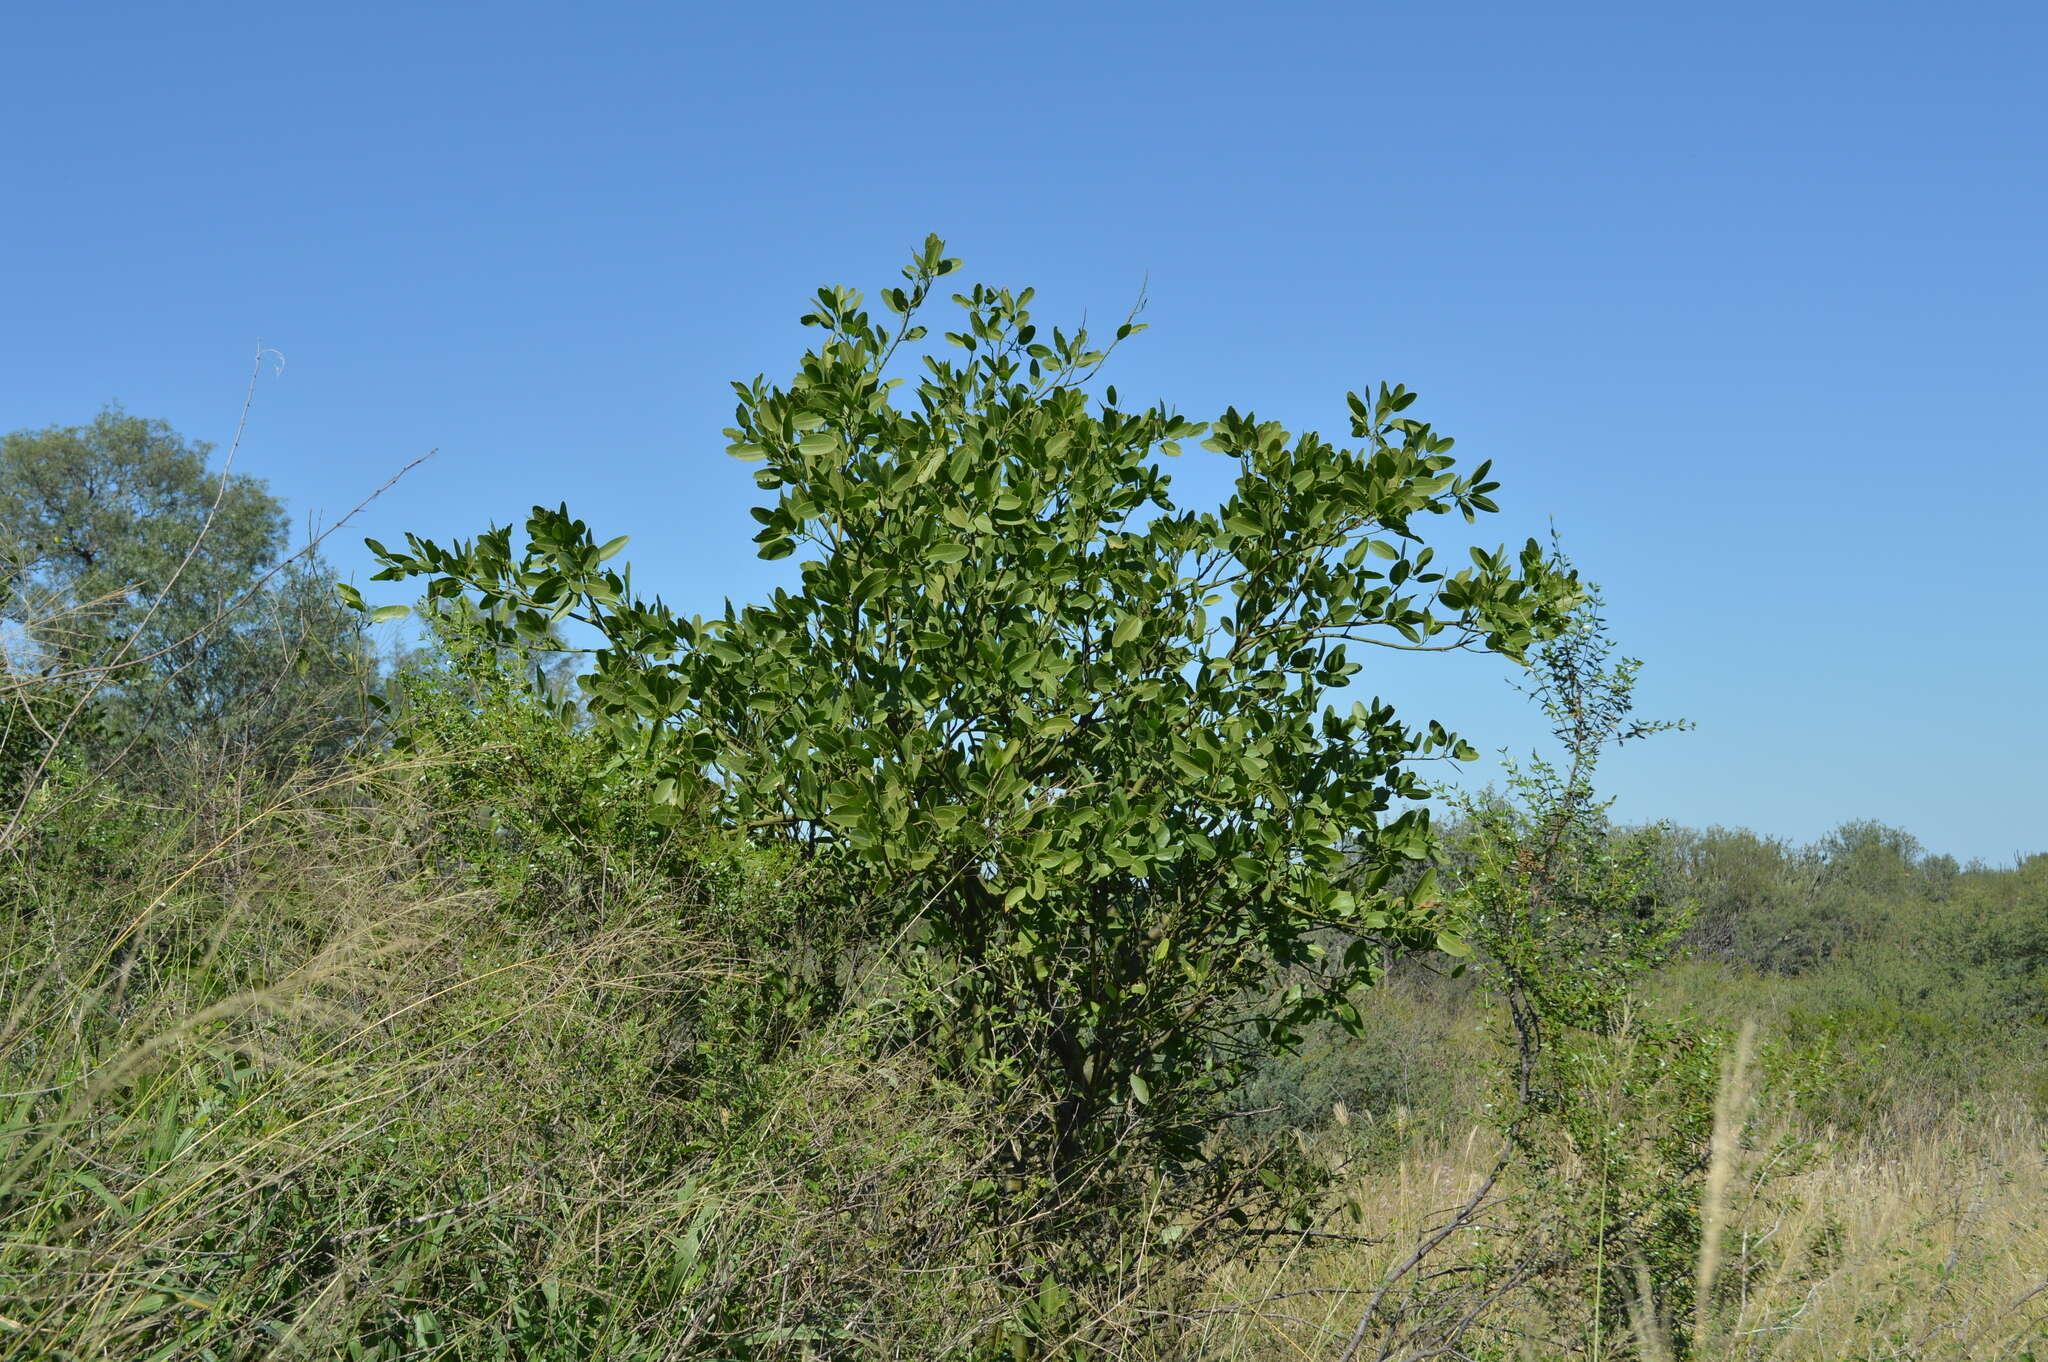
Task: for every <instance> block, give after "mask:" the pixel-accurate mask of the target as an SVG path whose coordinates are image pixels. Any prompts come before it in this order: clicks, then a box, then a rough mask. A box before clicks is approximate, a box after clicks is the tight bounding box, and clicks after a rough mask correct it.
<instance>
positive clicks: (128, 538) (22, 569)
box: [0, 406, 364, 755]
mask: <svg viewBox="0 0 2048 1362" xmlns="http://www.w3.org/2000/svg"><path fill="white" fill-rule="evenodd" d="M211 450H212V446H210V445H208V444H205V443H204V442H190V441H187V440H185V439H184V438H183V437H181V436H180V435H179V434H178V433H177V432H176V431H174V430H172V429H171V427H170V426H169V425H167V424H166V423H164V422H162V421H156V420H148V419H145V418H143V417H139V416H132V415H130V414H128V413H127V412H125V411H123V410H122V409H121V408H120V407H118V406H111V407H108V408H107V409H106V410H104V411H102V412H101V413H100V414H99V415H98V416H97V417H95V418H94V419H93V421H92V422H91V424H89V425H84V426H51V427H49V428H47V429H44V430H37V431H16V432H14V433H12V434H9V435H7V436H5V437H4V438H0V616H4V618H5V620H6V621H7V622H8V624H9V625H10V626H11V629H12V631H13V637H12V640H11V647H10V652H11V653H12V657H11V659H10V660H11V663H12V667H13V669H14V670H15V672H16V673H17V674H18V673H21V672H33V673H40V674H42V675H44V676H48V677H52V678H59V679H64V680H69V681H72V682H78V681H87V682H90V683H92V684H93V685H94V686H95V688H96V691H97V695H96V702H97V705H98V708H99V710H100V713H101V716H102V718H103V719H104V720H105V721H106V723H107V725H108V728H109V731H110V733H111V734H112V735H114V738H115V740H116V741H120V742H123V743H133V742H135V741H137V740H140V741H142V742H144V743H146V744H150V745H156V746H161V745H164V744H179V745H182V746H183V747H185V748H186V749H187V755H190V754H191V752H190V749H191V748H193V747H194V746H195V745H197V746H199V747H209V746H210V747H215V748H222V747H232V748H235V749H237V750H247V749H248V748H250V747H263V746H265V745H275V744H277V743H280V742H289V741H293V740H296V739H297V738H300V737H304V736H306V735H308V734H310V733H312V732H313V731H314V730H316V729H317V728H319V727H320V726H321V724H322V723H323V722H324V721H325V719H326V718H327V717H329V713H328V712H329V711H331V709H332V708H333V706H334V702H335V698H336V687H337V686H341V685H343V684H344V683H346V682H347V681H348V680H349V679H351V678H354V677H356V676H357V675H358V674H359V673H360V671H361V669H362V665H363V661H364V653H363V650H362V645H361V627H360V624H359V622H358V621H357V620H356V618H355V617H354V616H353V615H352V614H351V613H350V612H348V611H346V610H345V609H343V608H342V607H341V606H340V605H339V604H338V603H337V602H336V600H335V598H334V591H333V580H332V573H331V572H329V571H328V569H327V568H326V567H325V565H324V564H323V563H321V562H320V561H319V559H318V558H317V557H315V556H313V555H310V554H301V555H298V556H295V557H292V558H290V559H287V558H286V546H287V529H288V525H287V520H286V516H285V512H284V507H283V506H282V504H281V503H280V502H279V501H278V500H277V499H276V498H275V497H273V496H272V495H271V494H270V493H269V492H268V491H267V490H266V489H265V487H264V485H263V483H262V482H261V481H260V480H258V479H256V478H252V477H249V476H247V475H245V474H225V475H223V474H218V473H215V472H213V471H211V470H209V468H208V467H207V457H208V455H209V454H210V452H211ZM286 682H290V683H291V684H289V685H287V684H285V683H286Z"/></svg>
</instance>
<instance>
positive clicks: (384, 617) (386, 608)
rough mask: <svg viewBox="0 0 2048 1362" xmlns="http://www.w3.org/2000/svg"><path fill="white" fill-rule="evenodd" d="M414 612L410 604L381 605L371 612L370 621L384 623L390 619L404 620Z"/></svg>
mask: <svg viewBox="0 0 2048 1362" xmlns="http://www.w3.org/2000/svg"><path fill="white" fill-rule="evenodd" d="M411 613H412V607H411V606H409V605H380V606H378V607H377V608H376V609H375V610H372V611H371V612H370V623H372V624H384V623H386V622H388V621H390V620H402V619H404V618H405V617H406V616H407V615H410V614H411Z"/></svg>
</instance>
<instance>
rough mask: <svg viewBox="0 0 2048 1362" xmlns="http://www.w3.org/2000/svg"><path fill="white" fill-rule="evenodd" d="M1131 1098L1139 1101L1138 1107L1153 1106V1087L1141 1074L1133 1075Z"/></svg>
mask: <svg viewBox="0 0 2048 1362" xmlns="http://www.w3.org/2000/svg"><path fill="white" fill-rule="evenodd" d="M1131 1096H1133V1097H1135V1098H1137V1099H1138V1105H1139V1106H1141V1107H1149V1106H1151V1105H1152V1085H1151V1084H1150V1083H1147V1082H1146V1081H1145V1079H1144V1077H1143V1076H1142V1075H1140V1074H1135V1073H1134V1074H1132V1075H1131Z"/></svg>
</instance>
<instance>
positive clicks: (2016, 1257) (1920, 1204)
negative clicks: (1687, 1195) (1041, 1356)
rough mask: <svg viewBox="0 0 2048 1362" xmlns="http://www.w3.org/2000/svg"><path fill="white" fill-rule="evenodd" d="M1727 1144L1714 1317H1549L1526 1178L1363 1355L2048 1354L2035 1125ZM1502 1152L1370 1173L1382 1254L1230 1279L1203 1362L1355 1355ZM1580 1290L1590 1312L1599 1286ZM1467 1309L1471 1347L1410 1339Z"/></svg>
mask: <svg viewBox="0 0 2048 1362" xmlns="http://www.w3.org/2000/svg"><path fill="white" fill-rule="evenodd" d="M1722 1128H1723V1130H1724V1131H1725V1130H1728V1129H1732V1128H1733V1124H1732V1123H1726V1118H1724V1125H1723V1127H1722ZM1721 1148H1723V1149H1726V1150H1727V1151H1728V1152H1727V1153H1726V1154H1725V1155H1721V1156H1719V1157H1717V1158H1716V1159H1715V1161H1714V1173H1713V1175H1712V1176H1710V1178H1709V1179H1708V1182H1707V1188H1706V1200H1707V1203H1708V1204H1707V1206H1706V1208H1705V1209H1706V1211H1707V1214H1708V1215H1709V1216H1710V1217H1711V1219H1712V1221H1713V1222H1715V1223H1716V1224H1717V1225H1718V1229H1719V1233H1718V1234H1709V1235H1708V1236H1707V1242H1708V1243H1709V1244H1713V1245H1715V1252H1714V1254H1713V1256H1712V1257H1711V1258H1705V1257H1703V1261H1702V1262H1701V1264H1700V1268H1701V1270H1702V1275H1704V1276H1709V1277H1711V1279H1712V1284H1713V1285H1712V1290H1711V1292H1710V1293H1709V1294H1708V1295H1707V1297H1706V1299H1708V1300H1709V1301H1710V1304H1709V1306H1708V1308H1707V1309H1705V1310H1703V1311H1700V1312H1698V1315H1697V1317H1696V1318H1694V1319H1690V1320H1677V1321H1673V1320H1655V1321H1654V1322H1653V1321H1652V1320H1651V1319H1650V1318H1648V1317H1647V1316H1646V1315H1645V1313H1644V1312H1643V1311H1641V1310H1640V1309H1638V1310H1636V1311H1635V1312H1633V1313H1634V1314H1635V1315H1636V1318H1637V1321H1638V1323H1637V1333H1638V1334H1639V1337H1638V1338H1637V1339H1629V1338H1627V1337H1621V1338H1615V1337H1611V1336H1610V1337H1606V1338H1599V1336H1598V1335H1597V1334H1596V1332H1595V1330H1594V1328H1593V1321H1592V1317H1591V1311H1590V1310H1589V1309H1587V1310H1575V1311H1570V1312H1564V1313H1560V1312H1558V1311H1557V1310H1555V1309H1546V1308H1544V1306H1543V1305H1542V1304H1541V1301H1540V1297H1539V1293H1537V1292H1535V1291H1533V1290H1530V1289H1529V1287H1530V1286H1531V1285H1532V1284H1533V1283H1532V1281H1531V1280H1530V1279H1521V1280H1517V1276H1518V1274H1517V1271H1516V1267H1517V1264H1518V1263H1520V1262H1521V1261H1522V1259H1523V1253H1522V1251H1523V1250H1525V1249H1527V1248H1528V1247H1530V1245H1528V1244H1527V1243H1526V1242H1519V1241H1518V1240H1517V1231H1518V1229H1519V1228H1521V1226H1522V1225H1523V1224H1524V1223H1525V1222H1524V1221H1523V1220H1522V1219H1521V1218H1520V1208H1519V1207H1518V1204H1517V1194H1518V1188H1517V1186H1516V1183H1515V1180H1514V1177H1513V1175H1512V1173H1510V1174H1509V1175H1508V1176H1506V1177H1504V1178H1503V1179H1502V1182H1501V1184H1500V1186H1499V1188H1498V1192H1499V1197H1498V1200H1497V1201H1492V1202H1491V1206H1490V1209H1487V1210H1485V1211H1483V1212H1482V1213H1481V1214H1480V1215H1479V1216H1478V1217H1477V1218H1476V1223H1475V1224H1473V1225H1471V1226H1470V1227H1468V1228H1465V1229H1463V1230H1460V1231H1458V1232H1457V1233H1456V1234H1454V1235H1453V1236H1451V1237H1450V1238H1449V1239H1447V1240H1446V1241H1445V1242H1444V1244H1443V1245H1442V1247H1441V1249H1440V1250H1439V1251H1438V1252H1437V1253H1436V1254H1435V1255H1433V1256H1432V1257H1431V1258H1430V1259H1429V1260H1428V1262H1427V1263H1426V1264H1425V1265H1424V1266H1423V1267H1422V1268H1421V1272H1422V1273H1423V1274H1425V1276H1424V1279H1423V1281H1422V1282H1421V1283H1419V1284H1418V1286H1417V1288H1416V1289H1415V1290H1414V1291H1413V1292H1412V1293H1394V1294H1392V1295H1390V1296H1389V1297H1388V1298H1387V1299H1386V1300H1383V1301H1382V1306H1381V1317H1380V1318H1378V1319H1376V1320H1375V1322H1374V1324H1373V1325H1372V1326H1370V1327H1369V1328H1368V1330H1367V1332H1366V1335H1365V1339H1364V1346H1363V1347H1362V1349H1361V1350H1360V1352H1359V1354H1358V1355H1359V1356H1361V1357H1368V1358H1371V1357H1386V1358H1403V1359H1406V1358H1421V1357H1425V1356H1432V1355H1438V1356H1447V1357H1460V1356H1465V1357H1473V1358H1532V1359H1536V1358H1540V1359H1551V1358H1564V1357H1571V1358H1580V1357H1586V1358H1592V1357H1616V1358H1620V1357H1630V1356H1641V1357H1645V1358H1648V1359H1652V1362H1654V1359H1658V1358H1662V1357H1668V1356H1672V1355H1673V1354H1674V1352H1675V1351H1676V1349H1677V1348H1678V1347H1681V1346H1683V1345H1684V1343H1685V1342H1687V1341H1690V1342H1691V1343H1692V1345H1693V1346H1692V1348H1691V1352H1690V1355H1691V1356H1693V1357H1695V1358H1717V1359H1719V1358H1728V1359H1738V1358H1739V1359H1746V1360H1754V1362H1846V1360H1847V1359H1879V1358H1884V1359H1920V1358H1926V1359H1935V1358H1953V1359H1958V1360H1959V1362H1960V1360H1961V1359H1972V1360H1975V1359H1983V1360H1984V1362H1990V1360H1991V1359H2005V1360H2008V1362H2010V1360H2012V1359H2021V1358H2030V1357H2033V1356H2035V1355H2036V1353H2040V1352H2041V1351H2042V1345H2043V1343H2044V1342H2048V1125H2044V1124H2043V1123H2042V1122H2041V1121H2040V1120H2039V1119H2038V1118H2037V1117H2035V1116H2034V1115H2032V1114H2031V1113H2029V1112H2027V1111H2025V1110H2023V1109H2020V1108H2018V1107H2011V1108H2003V1109H1999V1110H1994V1111H1976V1112H1959V1113H1955V1114H1953V1115H1952V1116H1951V1117H1950V1118H1949V1119H1948V1120H1947V1121H1946V1122H1945V1123H1943V1124H1942V1125H1941V1126H1940V1127H1939V1128H1937V1129H1935V1130H1934V1131H1932V1132H1930V1133H1928V1134H1926V1135H1925V1136H1923V1137H1920V1138H1917V1139H1915V1140H1914V1141H1913V1142H1912V1143H1910V1144H1905V1143H1897V1142H1883V1141H1879V1140H1865V1139H1858V1140H1842V1141H1837V1140H1833V1139H1829V1138H1826V1137H1823V1138H1820V1139H1818V1140H1792V1139H1790V1138H1785V1137H1783V1133H1782V1132H1781V1137H1780V1138H1775V1139H1773V1138H1759V1137H1758V1136H1757V1135H1756V1134H1755V1132H1752V1133H1751V1135H1750V1137H1749V1138H1748V1139H1747V1140H1746V1141H1745V1142H1744V1147H1743V1148H1740V1149H1737V1148H1736V1147H1735V1146H1734V1143H1733V1142H1732V1141H1731V1142H1727V1143H1725V1144H1723V1145H1721ZM1497 1150H1498V1142H1497V1139H1496V1137H1494V1136H1492V1135H1491V1134H1490V1133H1488V1132H1485V1131H1483V1130H1481V1129H1477V1128H1475V1129H1473V1130H1472V1131H1471V1132H1470V1134H1469V1136H1468V1137H1467V1138H1466V1139H1465V1140H1463V1141H1460V1142H1457V1143H1454V1144H1450V1145H1444V1144H1441V1143H1426V1144H1425V1143H1421V1142H1418V1143H1416V1144H1414V1145H1412V1146H1411V1147H1410V1148H1409V1149H1408V1150H1407V1152H1406V1153H1405V1155H1404V1156H1403V1157H1401V1158H1400V1160H1399V1161H1398V1163H1397V1164H1396V1165H1395V1166H1393V1167H1390V1168H1387V1169H1385V1170H1384V1171H1381V1172H1377V1173H1371V1174H1368V1175H1364V1176H1361V1177H1359V1178H1357V1179H1355V1180H1354V1181H1353V1182H1352V1183H1351V1184H1350V1186H1349V1188H1348V1191H1349V1194H1350V1195H1351V1196H1352V1197H1353V1198H1354V1199H1355V1200H1356V1201H1357V1203H1358V1204H1359V1206H1360V1207H1361V1209H1362V1210H1363V1213H1364V1214H1363V1218H1362V1224H1361V1225H1360V1227H1359V1228H1358V1234H1359V1236H1361V1238H1362V1239H1370V1240H1373V1241H1375V1242H1343V1241H1334V1240H1302V1241H1299V1242H1296V1243H1294V1244H1292V1245H1290V1246H1289V1247H1288V1248H1287V1249H1286V1250H1285V1251H1284V1252H1281V1253H1279V1254H1277V1255H1276V1256H1275V1257H1273V1258H1271V1259H1269V1260H1268V1261H1265V1262H1262V1263H1258V1264H1254V1265H1247V1266H1245V1267H1244V1268H1242V1269H1240V1270H1238V1271H1235V1272H1233V1273H1231V1274H1230V1275H1228V1276H1227V1277H1225V1278H1223V1279H1220V1280H1218V1281H1217V1282H1216V1283H1215V1288H1214V1292H1213V1295H1212V1299H1211V1300H1210V1301H1209V1303H1208V1306H1207V1308H1208V1309H1210V1310H1211V1311H1214V1312H1215V1314H1214V1316H1213V1320H1214V1322H1213V1323H1212V1324H1211V1326H1210V1327H1209V1329H1208V1338H1207V1341H1206V1347H1207V1348H1208V1349H1209V1352H1208V1354H1206V1355H1213V1356H1219V1357H1230V1358H1235V1359H1246V1360H1247V1362H1249V1359H1281V1358H1286V1359H1301V1358H1328V1357H1333V1356H1336V1355H1337V1353H1338V1350H1339V1348H1340V1347H1341V1345H1342V1342H1343V1340H1345V1339H1346V1338H1347V1337H1349V1336H1350V1334H1351V1333H1352V1332H1353V1330H1354V1329H1356V1327H1357V1325H1358V1322H1359V1319H1360V1316H1361V1313H1362V1312H1363V1310H1364V1309H1365V1307H1366V1304H1367V1303H1368V1302H1369V1301H1371V1300H1372V1298H1373V1296H1374V1294H1375V1293H1376V1292H1377V1291H1378V1289H1379V1287H1380V1285H1381V1284H1382V1283H1383V1282H1385V1281H1386V1280H1387V1278H1388V1277H1389V1275H1390V1274H1391V1273H1393V1272H1394V1270H1395V1269H1396V1268H1397V1267H1398V1266H1400V1264H1402V1263H1403V1262H1404V1261H1405V1260H1406V1259H1407V1258H1408V1257H1409V1256H1410V1255H1411V1254H1412V1252H1413V1250H1414V1247H1415V1246H1416V1244H1417V1243H1418V1242H1419V1241H1421V1240H1422V1239H1423V1238H1424V1237H1425V1236H1428V1235H1430V1234H1431V1233H1432V1232H1433V1231H1434V1230H1435V1229H1437V1228H1438V1227H1440V1226H1441V1225H1442V1224H1443V1223H1444V1221H1445V1219H1446V1216H1447V1215H1448V1214H1449V1213H1450V1212H1451V1211H1452V1209H1453V1208H1455V1207H1458V1206H1460V1205H1462V1204H1465V1203H1466V1202H1467V1201H1468V1200H1469V1199H1470V1198H1471V1196H1472V1195H1473V1193H1474V1192H1475V1191H1477V1190H1478V1189H1479V1188H1480V1187H1482V1186H1483V1185H1484V1184H1485V1182H1486V1180H1487V1178H1488V1176H1489V1174H1490V1173H1491V1172H1492V1171H1493V1167H1494V1160H1495V1156H1496V1153H1497ZM1717 1153H1718V1151H1717ZM1556 1270H1558V1271H1563V1272H1578V1273H1583V1272H1584V1271H1585V1268H1584V1266H1583V1265H1572V1264H1563V1265H1557V1268H1556ZM1639 1271H1640V1269H1638V1268H1634V1267H1628V1268H1625V1269H1623V1270H1619V1271H1618V1272H1617V1276H1616V1279H1615V1282H1614V1283H1613V1286H1614V1287H1617V1288H1625V1289H1627V1290H1628V1291H1629V1292H1630V1293H1631V1294H1633V1295H1635V1296H1637V1297H1638V1298H1639V1299H1640V1298H1641V1297H1644V1296H1650V1295H1653V1294H1655V1288H1656V1287H1657V1286H1658V1285H1660V1284H1658V1283H1651V1282H1644V1281H1640V1280H1639ZM1567 1298H1568V1299H1571V1300H1572V1301H1573V1302H1574V1303H1575V1304H1577V1303H1580V1302H1589V1301H1590V1300H1591V1291H1590V1283H1587V1284H1586V1289H1583V1290H1580V1291H1578V1292H1577V1293H1567ZM1449 1307H1455V1308H1458V1309H1461V1310H1465V1311H1468V1312H1470V1313H1471V1320H1470V1325H1469V1327H1468V1329H1467V1330H1466V1332H1465V1335H1464V1337H1463V1340H1462V1342H1460V1343H1459V1344H1458V1345H1457V1346H1456V1347H1455V1348H1454V1349H1450V1350H1447V1351H1444V1352H1441V1353H1432V1352H1431V1350H1430V1346H1429V1345H1426V1344H1419V1343H1413V1342H1409V1341H1407V1336H1406V1332H1405V1331H1406V1330H1407V1329H1408V1328H1410V1327H1411V1326H1412V1325H1413V1324H1414V1323H1415V1322H1416V1319H1417V1317H1418V1315H1420V1314H1422V1313H1426V1312H1430V1311H1436V1312H1439V1313H1442V1312H1444V1311H1446V1309H1447V1308H1449ZM1454 1317H1457V1318H1462V1316H1454ZM1596 1338H1597V1339H1598V1342H1597V1343H1596ZM1390 1345H1391V1346H1390ZM2029 1349H2032V1350H2033V1351H2031V1352H2030V1351H2029Z"/></svg>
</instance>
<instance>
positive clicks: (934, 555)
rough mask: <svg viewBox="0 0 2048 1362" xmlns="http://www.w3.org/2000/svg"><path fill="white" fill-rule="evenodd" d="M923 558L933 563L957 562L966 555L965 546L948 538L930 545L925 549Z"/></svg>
mask: <svg viewBox="0 0 2048 1362" xmlns="http://www.w3.org/2000/svg"><path fill="white" fill-rule="evenodd" d="M924 556H925V558H926V559H927V560H929V561H931V562H934V563H957V562H959V561H960V560H961V559H962V558H965V557H966V556H967V546H966V545H965V544H956V543H953V542H951V541H950V540H948V541H946V542H943V543H938V544H934V545H932V546H931V547H930V548H928V549H926V550H925V554H924Z"/></svg>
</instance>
